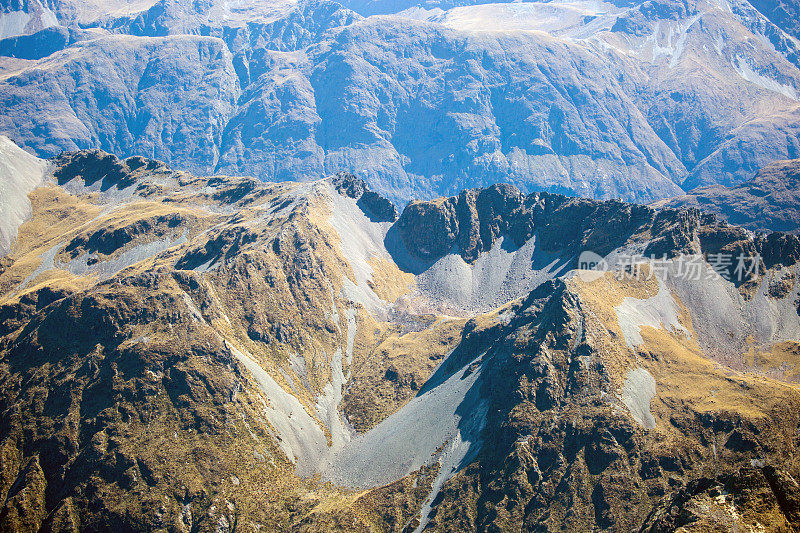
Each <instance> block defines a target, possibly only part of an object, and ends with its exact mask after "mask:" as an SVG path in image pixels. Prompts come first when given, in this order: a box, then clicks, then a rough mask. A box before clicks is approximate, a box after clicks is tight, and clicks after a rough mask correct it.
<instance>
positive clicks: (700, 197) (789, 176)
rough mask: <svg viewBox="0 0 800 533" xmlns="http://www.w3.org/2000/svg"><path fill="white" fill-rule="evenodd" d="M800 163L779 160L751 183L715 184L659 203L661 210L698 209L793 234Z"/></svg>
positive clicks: (798, 219)
mask: <svg viewBox="0 0 800 533" xmlns="http://www.w3.org/2000/svg"><path fill="white" fill-rule="evenodd" d="M798 178H800V161H798V160H792V161H779V162H776V163H773V164H771V165H769V166H767V167H765V168H763V169H761V170H760V171H759V172H758V174H757V175H756V176H755V177H754V178H753V179H752V180H750V181H746V182H744V183H742V184H740V185H737V186H735V187H723V186H721V185H714V186H710V187H701V188H698V189H695V190H692V191H689V194H687V195H683V196H679V197H676V198H672V199H669V200H665V201H662V202H658V203H657V204H656V205H658V206H659V207H670V208H678V207H683V208H685V207H695V208H697V209H700V210H702V211H704V212H707V213H714V214H715V215H718V216H719V217H721V218H723V219H725V220H727V221H729V222H730V223H731V224H736V225H739V226H742V227H745V228H748V229H751V230H754V231H790V232H796V231H797V230H798V229H799V228H800V215H799V214H798V213H797V206H798V192H799V191H800V181H798Z"/></svg>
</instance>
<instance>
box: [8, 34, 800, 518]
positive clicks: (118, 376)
mask: <svg viewBox="0 0 800 533" xmlns="http://www.w3.org/2000/svg"><path fill="white" fill-rule="evenodd" d="M137 20H138V19H137ZM136 24H140V23H139V22H136V21H135V20H134V21H131V25H132V27H133V26H134V25H136ZM148 24H150V23H145V22H141V25H139V26H135V27H151V26H149V25H148ZM156 27H157V26H156ZM0 140H2V142H0V165H3V166H2V167H0V170H2V172H3V174H2V178H3V181H2V182H0V183H2V185H3V189H2V190H3V196H2V198H0V200H2V202H0V208H2V211H0V213H2V214H3V217H2V218H0V222H2V225H0V236H2V237H3V239H4V240H2V241H0V243H2V244H3V248H2V259H0V502H2V507H0V529H2V530H3V531H186V532H189V531H214V532H233V531H253V532H256V531H326V532H327V531H399V532H401V531H405V532H411V531H443V532H444V531H448V532H449V531H555V530H559V531H563V530H567V531H590V530H593V531H601V530H602V531H643V532H645V531H646V532H657V531H675V530H678V531H697V532H701V531H702V532H706V531H732V530H738V531H787V532H789V531H795V530H796V528H797V525H798V524H800V485H798V480H800V463H798V456H797V450H798V447H799V446H800V388H798V387H800V385H799V384H800V367H798V365H799V364H800V342H799V341H800V308H799V307H798V306H799V305H800V283H799V282H798V279H799V278H798V274H800V271H799V270H798V269H800V267H799V266H798V262H800V239H799V238H798V237H797V236H795V235H793V234H791V233H758V232H754V231H751V230H748V229H745V228H742V227H740V226H736V225H732V224H731V223H729V222H726V221H724V220H723V219H722V218H719V217H717V216H716V215H714V214H707V213H706V214H704V213H702V212H701V211H700V210H698V209H696V208H694V207H690V208H655V207H649V206H643V205H634V204H628V203H624V202H621V201H617V200H612V201H600V200H591V199H584V198H569V197H566V196H561V195H559V194H555V193H549V192H543V193H530V194H526V193H523V192H520V190H519V189H518V188H516V187H514V186H511V185H494V186H491V187H487V188H479V189H467V190H464V191H461V192H459V193H458V194H456V195H455V196H452V197H446V198H439V199H435V200H430V201H418V202H413V203H411V204H409V205H408V206H407V207H405V208H404V209H403V210H402V212H401V213H398V211H397V209H396V208H395V207H394V205H393V204H392V203H391V202H390V201H388V200H387V199H386V198H384V197H383V196H381V195H379V194H378V193H376V192H374V191H373V190H372V189H371V188H370V186H369V185H368V184H367V182H365V181H363V180H361V179H360V178H358V177H356V176H353V175H349V174H345V173H342V174H338V175H336V176H334V177H330V178H324V179H319V180H312V181H305V182H295V181H286V182H280V183H268V182H262V181H261V180H257V179H253V178H246V177H245V178H243V177H228V176H211V177H208V176H196V175H193V174H190V173H187V172H184V171H180V170H174V169H172V168H170V166H168V165H167V164H164V163H161V162H158V161H155V160H151V159H148V158H144V157H128V158H125V159H119V158H117V157H116V156H114V155H111V154H108V153H106V152H102V151H99V150H85V151H77V152H68V153H62V154H60V155H59V156H57V157H55V158H53V159H50V160H48V161H43V160H40V159H37V158H36V157H33V156H31V155H30V154H28V153H27V152H24V151H23V150H21V149H19V148H18V147H16V146H15V145H14V144H13V143H11V142H10V141H8V140H7V139H0ZM771 168H772V167H771ZM770 172H773V173H774V171H773V170H770V171H769V172H768V173H767V174H769V173H770ZM765 175H766V174H762V176H765ZM9 195H13V198H14V199H15V200H14V202H9V201H8V200H7V199H8V198H11V197H12V196H9ZM26 202H27V203H26ZM9 205H13V206H14V207H15V209H14V210H9V209H10V208H9V207H8V206H9ZM9 213H10V214H11V215H13V216H11V215H9Z"/></svg>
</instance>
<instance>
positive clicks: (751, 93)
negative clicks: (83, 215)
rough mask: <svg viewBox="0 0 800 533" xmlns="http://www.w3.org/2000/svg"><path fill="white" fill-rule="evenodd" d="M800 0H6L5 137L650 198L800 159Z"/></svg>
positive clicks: (281, 174)
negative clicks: (799, 20)
mask: <svg viewBox="0 0 800 533" xmlns="http://www.w3.org/2000/svg"><path fill="white" fill-rule="evenodd" d="M798 6H799V4H798V2H797V0H781V1H779V2H776V1H761V0H758V1H757V0H750V1H749V2H748V1H746V0H604V1H599V0H549V1H544V0H534V1H529V2H514V3H504V2H499V3H488V2H478V1H477V0H446V1H445V0H426V1H423V2H417V1H416V0H415V1H413V2H408V1H404V0H392V1H386V0H342V1H341V2H339V3H337V2H334V1H332V0H301V1H296V0H265V1H259V2H250V1H243V0H234V1H222V0H209V1H205V2H192V1H189V0H137V1H124V2H123V1H120V0H104V1H103V2H100V1H98V0H47V1H44V0H26V1H18V0H3V1H1V2H0V107H2V109H3V113H2V114H0V133H2V134H5V135H6V136H8V137H10V138H12V139H13V140H14V141H15V142H16V143H18V144H19V145H20V146H22V147H23V148H25V149H26V150H29V151H31V152H32V153H35V154H36V155H38V156H40V157H52V156H55V155H57V154H58V153H59V152H61V151H62V150H78V149H98V148H99V149H103V150H106V151H109V152H112V153H115V154H117V155H119V156H121V157H128V156H138V155H143V156H146V157H149V158H153V159H160V160H164V161H165V162H167V163H168V164H170V165H171V166H173V167H175V168H179V169H182V170H186V171H190V172H194V173H195V174H199V175H206V176H207V175H212V174H215V173H227V174H235V175H247V176H251V177H254V178H256V179H259V180H263V181H282V180H293V181H314V180H318V179H321V178H324V177H326V176H330V175H334V174H336V173H338V172H345V173H352V174H355V175H357V176H358V177H359V178H361V179H364V180H365V181H366V182H367V183H369V185H370V188H371V190H374V191H375V192H377V193H379V194H381V195H382V196H384V197H387V198H389V199H391V200H392V201H393V202H394V203H396V204H398V205H404V204H405V203H406V202H408V201H409V200H411V199H415V198H416V199H419V198H422V199H433V198H435V197H438V196H442V195H445V196H446V195H455V194H458V193H459V192H460V191H461V190H464V189H469V188H474V187H485V186H488V185H492V184H494V183H498V182H501V183H511V184H514V185H515V186H516V187H518V188H519V189H521V190H522V191H524V192H526V193H530V192H535V191H541V190H545V191H549V192H555V193H564V194H569V195H580V196H584V197H590V198H598V199H610V198H621V199H624V200H628V201H638V202H644V203H648V202H653V201H658V200H662V199H665V198H670V197H672V196H676V195H681V194H683V192H685V191H689V190H692V189H695V188H697V187H705V186H713V185H717V184H719V185H722V186H726V187H730V186H737V185H739V184H741V183H743V182H746V181H748V180H750V179H752V178H753V177H754V175H755V174H756V172H757V171H758V170H759V169H760V168H762V167H764V166H766V165H768V164H770V163H772V162H773V161H775V160H787V159H793V158H796V157H798V154H800V143H798V136H799V135H800V133H799V132H798V123H800V120H798V114H799V113H800V112H799V111H798V109H800V108H798V94H800V69H799V68H798V66H799V65H800V54H799V52H798V50H800V45H799V44H798V35H800V34H799V33H798V25H797V15H798V13H799V12H800V8H799V7H798Z"/></svg>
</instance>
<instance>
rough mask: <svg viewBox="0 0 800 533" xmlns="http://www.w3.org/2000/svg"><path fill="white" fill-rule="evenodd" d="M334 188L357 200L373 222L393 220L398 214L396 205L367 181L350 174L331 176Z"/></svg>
mask: <svg viewBox="0 0 800 533" xmlns="http://www.w3.org/2000/svg"><path fill="white" fill-rule="evenodd" d="M333 186H334V188H335V189H336V190H337V191H338V192H339V193H341V194H344V195H345V196H348V197H350V198H353V199H354V200H357V203H356V205H358V207H360V208H361V210H362V211H364V214H366V215H367V217H369V219H370V220H372V221H373V222H394V221H396V220H397V217H398V216H399V215H398V213H397V207H395V205H394V204H393V203H392V202H391V201H389V200H388V199H386V198H384V197H383V196H381V195H380V194H378V193H376V192H375V191H373V190H371V189H370V188H369V185H367V182H365V181H364V180H362V179H359V178H357V177H355V176H354V175H352V174H343V173H340V174H337V175H336V177H334V178H333Z"/></svg>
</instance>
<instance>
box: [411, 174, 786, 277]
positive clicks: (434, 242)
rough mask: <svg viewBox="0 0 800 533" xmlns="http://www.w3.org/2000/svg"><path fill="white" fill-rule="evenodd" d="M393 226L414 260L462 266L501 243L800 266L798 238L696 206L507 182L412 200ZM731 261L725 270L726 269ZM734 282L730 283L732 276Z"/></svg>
mask: <svg viewBox="0 0 800 533" xmlns="http://www.w3.org/2000/svg"><path fill="white" fill-rule="evenodd" d="M397 229H398V230H399V233H400V236H401V238H402V240H403V242H404V244H405V246H406V248H407V250H408V251H409V252H410V253H411V254H412V255H413V256H415V257H417V258H419V259H422V260H424V261H435V260H437V259H439V258H441V257H442V256H444V255H446V254H448V253H456V254H458V255H460V256H461V257H462V258H463V259H464V261H466V262H468V263H472V262H474V261H475V260H476V259H477V258H478V256H479V255H480V254H482V253H484V252H487V251H489V250H490V249H491V248H492V247H493V246H495V245H496V244H497V242H498V241H499V239H500V238H501V237H502V238H503V239H504V241H503V246H511V247H512V248H518V247H520V246H522V245H523V244H524V243H525V242H527V241H528V240H529V239H531V238H534V237H535V238H536V239H537V242H538V243H539V245H540V246H541V248H542V249H543V250H544V251H547V252H560V253H562V254H564V255H574V256H577V255H579V254H580V253H581V252H583V251H592V252H594V253H597V254H599V255H601V256H602V255H605V254H608V253H609V252H611V251H612V250H614V249H617V248H620V247H623V246H625V245H636V244H637V243H638V245H641V246H643V247H644V248H643V253H642V255H644V256H645V257H652V258H659V259H660V258H674V257H677V256H680V255H695V254H702V255H705V256H713V255H716V254H727V255H729V256H731V257H734V258H735V257H738V256H739V255H742V254H744V255H745V256H747V257H754V256H760V257H761V258H762V259H763V262H764V265H763V266H762V267H761V272H763V270H764V269H765V268H772V267H773V266H775V265H779V264H780V265H785V266H791V265H794V264H796V263H797V262H798V261H800V238H798V237H797V236H795V235H792V234H785V233H781V232H772V233H769V234H753V233H752V232H751V231H748V230H747V229H744V228H741V227H738V226H733V225H730V224H728V223H726V222H724V221H721V220H719V219H718V218H717V217H716V216H715V215H713V214H703V213H701V212H700V211H699V210H698V209H696V208H689V209H673V208H664V209H661V210H658V211H656V210H655V209H652V208H650V207H646V206H641V205H635V204H625V203H623V202H618V201H609V202H598V201H593V200H587V199H579V198H568V197H565V196H561V195H556V194H549V193H535V194H530V195H524V194H522V193H521V192H520V191H519V190H518V189H517V188H516V187H513V186H510V185H494V186H492V187H488V188H486V189H471V190H468V191H463V192H462V193H461V194H460V195H458V196H454V197H450V198H441V199H438V200H434V201H430V202H412V203H411V204H409V205H408V206H407V207H406V208H405V209H404V210H403V213H402V215H401V216H400V218H399V219H398V221H397ZM735 268H736V264H735V263H734V264H733V265H731V266H730V269H731V271H733V270H734V269H735ZM731 279H733V278H731Z"/></svg>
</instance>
